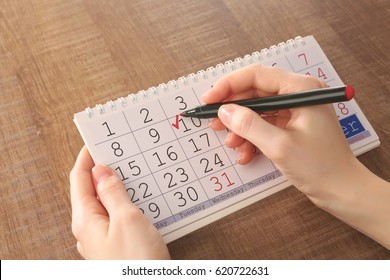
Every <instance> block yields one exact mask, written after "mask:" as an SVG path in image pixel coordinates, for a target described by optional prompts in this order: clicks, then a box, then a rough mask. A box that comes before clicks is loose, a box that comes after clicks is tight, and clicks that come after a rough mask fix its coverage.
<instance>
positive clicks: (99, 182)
mask: <svg viewBox="0 0 390 280" xmlns="http://www.w3.org/2000/svg"><path fill="white" fill-rule="evenodd" d="M92 175H93V179H94V182H95V187H96V193H97V195H98V197H99V199H100V201H101V203H102V204H103V206H104V207H105V208H106V210H107V212H108V214H109V215H110V216H111V215H115V214H116V213H119V211H120V209H122V207H129V204H130V199H129V197H128V195H127V193H126V190H125V187H124V185H123V183H122V181H121V180H120V179H119V178H118V176H116V174H115V173H114V171H113V170H112V169H111V168H109V167H107V166H104V165H97V166H95V167H94V168H93V169H92Z"/></svg>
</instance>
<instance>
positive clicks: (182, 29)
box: [0, 0, 390, 259]
mask: <svg viewBox="0 0 390 280" xmlns="http://www.w3.org/2000/svg"><path fill="white" fill-rule="evenodd" d="M389 20H390V2H389V1H388V0H378V1H364V0H362V1H354V0H343V1H340V0H331V1H322V0H312V1H307V0H287V1H274V0H264V1H256V0H239V1H234V0H213V1H193V0H177V1H168V0H165V1H152V0H148V1H128V0H101V1H94V0H41V1H28V0H18V1H14V0H1V1H0V98H1V102H0V125H1V130H0V143H1V144H0V157H1V160H0V165H1V168H0V258H1V259H79V258H80V255H79V254H78V253H77V250H76V240H75V239H74V237H73V235H72V233H71V226H70V224H71V210H70V197H69V178H68V176H69V171H70V169H71V168H72V166H73V164H74V160H75V158H76V155H77V154H78V152H79V150H80V148H81V147H82V146H83V142H82V140H81V137H80V135H79V133H78V131H77V129H76V127H75V125H74V124H73V121H72V119H73V114H74V113H76V112H78V111H81V110H83V109H84V108H85V107H89V106H94V105H95V104H97V103H103V102H105V101H107V100H108V99H116V98H118V97H120V96H124V95H127V94H128V93H131V92H137V91H138V90H141V89H146V88H149V87H150V86H152V85H158V84H160V83H162V82H167V81H169V80H172V79H176V78H178V77H180V76H183V75H187V74H189V73H192V72H196V71H198V70H200V69H206V68H207V67H208V66H215V65H216V64H217V63H220V62H224V61H226V60H229V59H234V58H236V57H238V56H243V55H245V54H247V53H252V52H253V51H256V50H260V49H262V48H264V47H269V46H270V45H273V44H276V43H279V42H281V41H286V40H287V39H290V38H294V37H295V36H297V35H301V36H305V35H310V34H313V35H314V36H315V38H316V39H317V41H318V42H319V43H320V45H321V46H322V48H323V49H324V51H325V53H326V54H327V56H328V58H329V60H330V61H331V63H332V64H333V66H334V67H335V69H336V71H337V72H338V73H339V74H340V76H341V78H342V79H343V80H344V81H345V82H346V83H349V84H352V85H353V86H354V87H355V90H356V92H357V96H356V99H357V101H358V103H359V104H360V106H361V108H362V110H363V111H364V113H365V114H366V116H367V118H368V119H369V121H370V122H371V124H372V125H373V126H374V128H375V130H376V131H377V133H378V134H379V136H380V139H381V141H382V144H381V146H380V147H379V148H377V149H375V150H372V151H370V152H368V153H366V154H364V155H362V156H360V157H359V159H360V160H361V161H362V162H363V163H364V164H366V165H367V166H368V167H369V168H370V169H371V170H372V171H373V172H375V173H376V174H378V175H379V176H381V177H383V178H384V179H386V180H390V168H389V166H390V164H389V163H390V162H389V158H390V142H389V130H390V125H389V112H390V109H389V108H390V104H389V88H390V82H389V80H390V77H389V68H390V67H389V53H390V50H389V46H390V34H389V33H390V32H389V30H390V22H389ZM389 203H390V202H389ZM168 247H169V250H170V252H171V255H172V257H173V258H175V259H263V258H264V259H390V251H388V250H386V249H385V248H383V247H382V246H380V245H378V244H377V243H376V242H374V241H372V240H370V239H369V238H367V237H365V236H364V235H362V234H360V233H359V232H357V231H356V230H354V229H353V228H351V227H349V226H347V225H345V224H344V223H342V222H340V221H339V220H337V219H336V218H334V217H333V216H331V215H329V214H328V213H326V212H324V211H322V210H320V209H318V208H316V207H315V206H313V204H312V203H311V202H310V201H309V200H308V199H307V198H306V197H305V196H304V195H302V194H301V193H300V192H298V191H297V190H296V189H295V188H293V187H290V188H288V189H286V190H284V191H282V192H280V193H278V194H276V195H273V196H271V197H268V198H266V199H264V200H262V201H260V202H258V203H255V204H253V205H252V206H249V207H247V208H245V209H243V210H241V211H239V212H236V213H234V214H232V215H229V216H228V217H226V218H223V219H222V220H219V221H217V222H214V223H213V224H210V225H209V226H206V227H204V228H202V229H199V230H197V231H195V232H193V233H191V234H189V235H187V236H185V237H183V238H181V239H179V240H177V241H175V242H172V243H171V244H169V246H168Z"/></svg>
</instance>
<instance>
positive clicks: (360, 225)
mask: <svg viewBox="0 0 390 280" xmlns="http://www.w3.org/2000/svg"><path fill="white" fill-rule="evenodd" d="M346 163H348V168H346V169H345V170H342V172H341V173H339V174H338V175H337V176H336V175H335V176H331V177H329V178H327V179H326V180H323V181H321V182H320V185H321V186H320V188H319V189H320V190H321V191H319V192H317V193H316V195H315V196H308V197H309V199H310V200H312V202H313V203H314V204H315V205H316V206H318V207H319V208H321V209H323V210H325V211H327V212H329V213H330V214H332V215H334V216H335V217H337V218H338V219H340V220H342V221H344V222H345V223H347V224H348V225H350V226H352V227H354V228H355V229H357V230H359V231H360V232H362V233H364V234H365V235H367V236H369V237H370V238H372V239H374V240H376V241H377V242H379V243H380V244H382V245H383V246H385V247H386V248H390V238H389V236H390V223H389V222H388V216H389V214H390V204H389V201H390V184H389V183H388V182H386V181H384V180H382V179H381V178H379V177H377V176H376V175H375V174H373V173H372V172H371V171H370V170H368V169H367V168H366V167H365V166H364V165H363V164H362V163H360V162H359V161H358V160H357V159H356V158H353V159H352V160H349V161H347V162H346Z"/></svg>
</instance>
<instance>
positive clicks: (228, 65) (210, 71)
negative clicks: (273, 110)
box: [85, 36, 306, 118]
mask: <svg viewBox="0 0 390 280" xmlns="http://www.w3.org/2000/svg"><path fill="white" fill-rule="evenodd" d="M305 44H306V42H305V40H304V39H303V38H302V37H301V36H297V37H295V38H294V39H289V40H287V41H286V42H285V43H284V42H282V43H279V44H278V45H272V46H270V47H269V48H268V49H267V48H265V49H262V50H260V51H256V52H253V53H252V54H247V55H245V56H244V57H243V58H241V57H237V58H236V59H234V60H228V61H226V62H225V63H219V64H217V65H216V66H215V67H208V68H207V69H206V70H200V71H198V72H196V74H195V73H191V74H189V75H187V77H184V76H182V77H180V78H178V79H177V80H171V81H169V82H167V83H161V84H159V85H158V86H157V87H155V86H152V87H150V88H148V89H147V90H140V91H138V92H137V93H130V94H129V95H128V96H127V97H120V98H118V99H117V100H116V101H112V100H110V101H108V102H107V103H106V104H104V105H102V104H97V105H96V106H95V108H90V107H88V108H86V109H85V112H86V114H87V115H88V117H89V118H93V117H94V115H95V111H96V112H97V113H99V114H105V113H107V112H109V111H115V110H117V109H118V108H121V107H126V106H128V105H129V104H137V103H139V102H142V101H145V100H148V99H149V96H150V95H152V96H159V95H160V94H161V93H164V94H165V93H169V92H171V91H175V90H178V89H181V88H183V87H184V88H185V87H188V86H189V85H190V84H196V83H198V82H199V81H200V80H207V79H209V77H215V76H217V75H218V73H222V74H225V73H227V72H229V71H233V70H236V69H238V68H242V67H244V66H246V65H249V64H253V63H261V62H262V61H263V60H266V59H270V58H272V57H274V56H278V55H280V54H281V53H283V52H288V51H290V50H291V49H296V48H297V47H298V46H299V45H300V46H304V45H305Z"/></svg>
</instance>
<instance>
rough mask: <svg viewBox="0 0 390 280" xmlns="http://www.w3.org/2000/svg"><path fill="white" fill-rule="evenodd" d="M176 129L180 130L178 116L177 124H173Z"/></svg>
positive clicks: (177, 116)
mask: <svg viewBox="0 0 390 280" xmlns="http://www.w3.org/2000/svg"><path fill="white" fill-rule="evenodd" d="M172 125H173V126H174V127H175V128H176V129H179V115H176V123H173V124H172Z"/></svg>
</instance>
